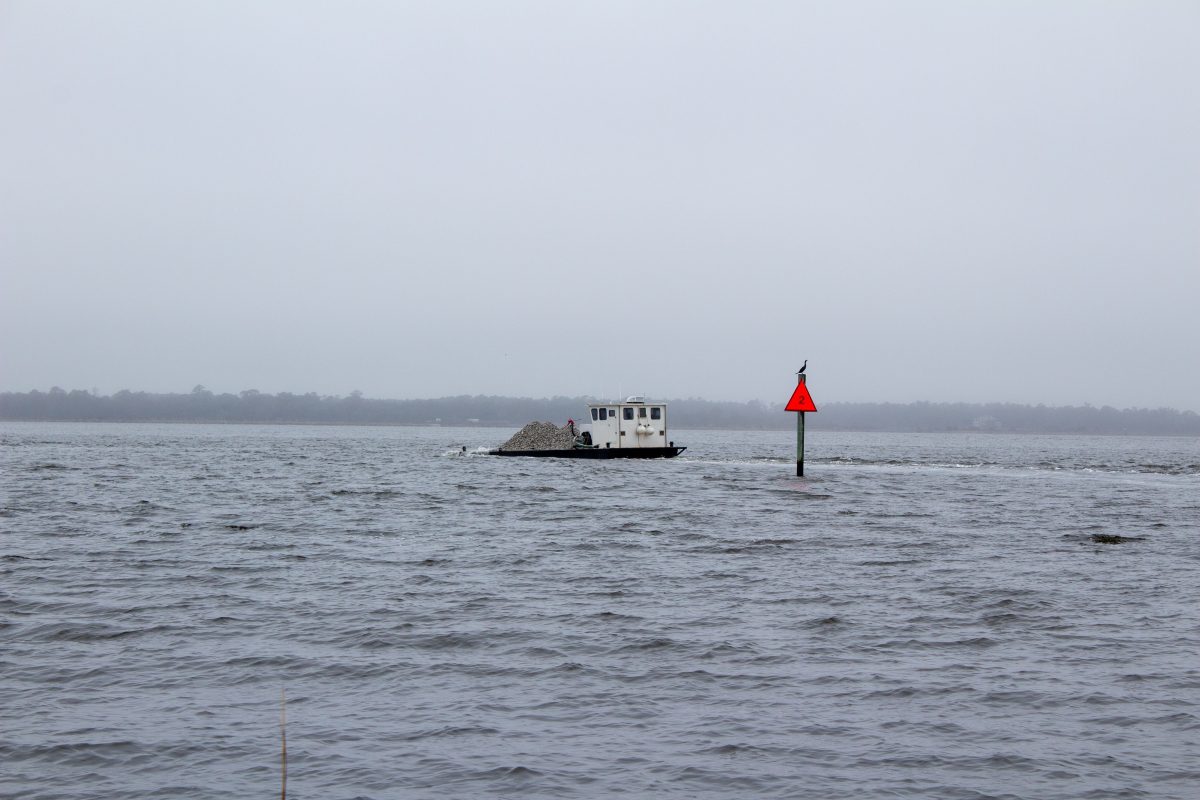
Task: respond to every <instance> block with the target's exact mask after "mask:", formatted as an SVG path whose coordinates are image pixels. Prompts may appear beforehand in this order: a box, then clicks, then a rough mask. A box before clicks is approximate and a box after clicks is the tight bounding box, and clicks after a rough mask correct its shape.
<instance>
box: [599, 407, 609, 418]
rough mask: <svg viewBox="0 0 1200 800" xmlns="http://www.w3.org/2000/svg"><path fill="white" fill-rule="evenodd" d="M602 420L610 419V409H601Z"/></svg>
mask: <svg viewBox="0 0 1200 800" xmlns="http://www.w3.org/2000/svg"><path fill="white" fill-rule="evenodd" d="M600 419H608V409H607V408H602V409H600Z"/></svg>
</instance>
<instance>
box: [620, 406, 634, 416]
mask: <svg viewBox="0 0 1200 800" xmlns="http://www.w3.org/2000/svg"><path fill="white" fill-rule="evenodd" d="M621 410H622V411H624V412H625V419H633V409H632V408H623V409H621Z"/></svg>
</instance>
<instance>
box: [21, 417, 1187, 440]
mask: <svg viewBox="0 0 1200 800" xmlns="http://www.w3.org/2000/svg"><path fill="white" fill-rule="evenodd" d="M529 421H531V420H526V422H529ZM4 422H16V423H22V424H29V425H37V424H43V423H53V424H58V423H62V424H67V425H246V426H251V425H258V426H270V427H298V428H299V427H310V428H446V429H448V430H462V429H479V430H505V429H507V430H516V429H519V428H520V427H521V426H522V425H523V424H524V423H520V422H512V423H508V422H488V423H474V424H472V423H457V424H447V423H435V422H429V423H422V422H289V421H269V420H267V421H258V420H210V419H13V418H10V417H3V416H0V423H4ZM812 427H813V426H812V424H811V423H809V424H808V426H807V428H808V430H809V432H810V433H811V432H812ZM672 429H673V430H677V431H723V432H727V433H745V432H747V431H762V432H764V433H782V432H787V431H790V430H792V429H790V428H761V427H759V428H725V427H711V426H696V425H689V426H683V425H674V426H672ZM818 432H819V433H886V434H953V435H961V436H1114V437H1115V436H1136V437H1145V438H1170V439H1193V438H1196V437H1198V436H1200V433H1139V432H1133V431H1129V432H1124V431H1116V432H1093V431H995V430H987V431H985V430H966V429H950V428H947V429H942V430H933V429H931V430H891V429H886V428H869V429H868V428H832V427H823V428H820V429H819V431H818Z"/></svg>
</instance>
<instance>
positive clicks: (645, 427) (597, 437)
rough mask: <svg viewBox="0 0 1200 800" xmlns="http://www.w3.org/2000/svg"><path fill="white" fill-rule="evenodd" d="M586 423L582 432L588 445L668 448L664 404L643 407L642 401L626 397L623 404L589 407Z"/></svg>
mask: <svg viewBox="0 0 1200 800" xmlns="http://www.w3.org/2000/svg"><path fill="white" fill-rule="evenodd" d="M588 414H589V415H590V416H591V419H590V420H585V421H584V429H585V430H587V431H588V432H589V433H590V434H591V437H592V444H593V445H594V446H596V447H604V448H609V447H611V448H634V447H668V446H674V443H673V442H669V441H667V404H666V403H647V402H646V398H645V397H641V396H634V397H627V398H626V399H625V401H624V402H613V403H589V404H588Z"/></svg>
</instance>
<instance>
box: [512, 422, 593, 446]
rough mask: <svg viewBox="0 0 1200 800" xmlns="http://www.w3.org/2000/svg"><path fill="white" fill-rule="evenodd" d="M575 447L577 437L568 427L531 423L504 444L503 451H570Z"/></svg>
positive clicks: (549, 423) (551, 423) (547, 423)
mask: <svg viewBox="0 0 1200 800" xmlns="http://www.w3.org/2000/svg"><path fill="white" fill-rule="evenodd" d="M574 446H575V437H574V436H573V435H572V434H571V430H570V428H568V427H567V426H566V425H564V426H562V427H561V428H560V427H558V426H557V425H555V424H554V423H553V422H531V423H529V424H528V425H526V426H525V427H524V428H521V430H519V431H517V432H516V434H515V435H514V436H513V437H512V438H511V439H509V440H508V441H507V442H505V443H504V444H502V445H500V449H501V450H570V449H571V448H572V447H574Z"/></svg>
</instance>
